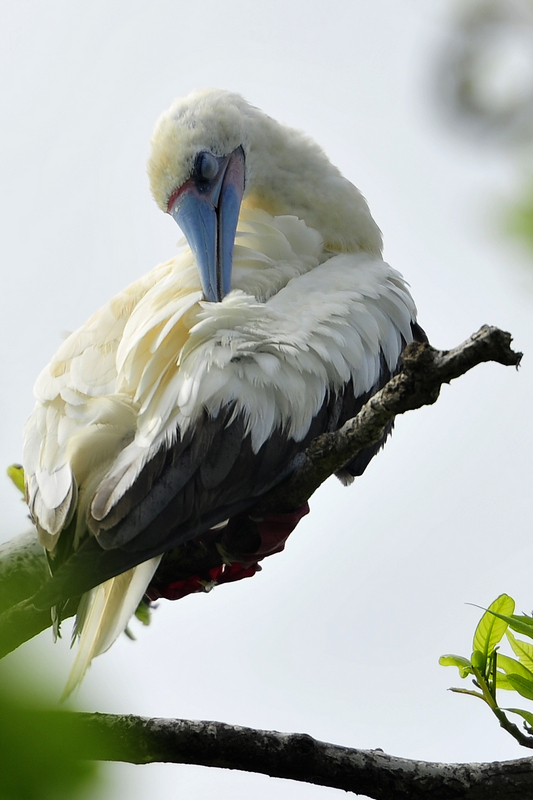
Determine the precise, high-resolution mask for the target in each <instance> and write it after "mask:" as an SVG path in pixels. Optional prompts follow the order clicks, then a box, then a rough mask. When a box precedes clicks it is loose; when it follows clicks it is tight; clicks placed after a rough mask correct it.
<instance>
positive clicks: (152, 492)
mask: <svg viewBox="0 0 533 800" xmlns="http://www.w3.org/2000/svg"><path fill="white" fill-rule="evenodd" d="M145 300H146V298H145ZM145 300H143V302H145ZM141 305H142V304H139V305H138V306H137V308H136V309H135V311H134V314H133V315H132V317H133V316H135V314H136V313H137V311H139V312H140V311H141ZM193 312H194V313H193ZM187 314H188V318H187V320H186V321H187V329H188V331H187V337H186V342H185V344H182V346H181V349H180V350H179V356H177V357H176V356H175V358H174V366H173V368H172V369H169V368H168V363H172V362H168V360H167V361H166V362H165V363H166V364H167V371H166V372H165V373H164V374H163V377H162V378H161V379H160V381H159V383H158V384H157V386H156V387H155V389H154V388H153V386H152V389H151V391H150V393H149V394H147V393H145V394H144V395H143V393H142V392H143V391H144V389H143V386H145V385H146V386H148V385H149V384H150V381H148V380H147V379H146V376H145V372H146V371H149V372H150V374H152V375H153V374H155V372H156V369H155V365H154V363H153V361H154V360H155V359H156V357H159V356H160V354H161V349H162V350H163V351H164V352H165V353H166V352H167V351H168V349H172V347H171V344H170V341H169V340H170V339H172V335H173V332H174V328H173V326H171V325H168V322H167V323H165V324H166V331H167V332H166V333H165V336H164V337H161V329H160V330H159V334H158V338H157V339H154V333H153V329H150V330H151V333H150V334H148V333H147V332H145V333H144V335H143V337H141V336H137V337H136V338H135V339H134V340H133V338H132V340H131V341H130V342H127V339H126V337H124V338H123V340H122V343H121V345H120V347H119V350H118V355H119V359H118V360H119V361H120V359H122V364H123V365H127V364H128V363H129V361H128V359H129V358H130V354H131V353H132V352H136V353H139V352H141V351H143V349H144V352H147V351H149V350H150V349H151V351H152V352H153V354H154V355H153V359H152V360H150V359H146V360H145V366H144V368H143V370H140V371H137V372H133V371H130V373H129V375H128V374H127V370H123V372H124V373H125V374H126V377H124V376H123V377H122V378H121V377H120V374H119V383H120V381H122V383H121V384H120V385H121V386H122V387H123V389H124V388H127V381H128V380H129V381H130V382H131V384H132V385H134V384H135V385H136V386H137V387H140V388H139V389H138V392H137V394H133V392H130V395H129V396H133V399H134V402H135V403H136V404H137V407H138V409H139V413H138V417H137V426H138V428H137V433H136V435H135V437H134V438H133V440H132V441H130V442H129V443H128V444H127V445H126V446H125V447H124V448H123V449H122V450H121V451H120V453H119V454H118V456H117V458H116V459H115V460H114V461H113V463H112V465H111V467H110V468H109V469H108V470H107V472H106V474H105V475H104V476H103V477H102V476H101V474H100V475H99V478H100V480H99V482H98V484H97V485H96V486H95V487H94V489H93V491H92V494H91V498H90V502H88V503H87V506H86V509H87V519H86V525H87V526H88V528H89V529H90V530H91V532H92V533H93V534H94V536H93V537H89V538H87V539H86V541H84V542H80V544H79V546H78V548H77V550H76V551H75V552H74V553H73V554H72V555H71V556H70V557H69V558H68V559H67V561H66V563H65V564H64V566H63V567H62V568H61V569H60V570H59V571H58V572H57V575H56V580H55V582H54V587H53V588H52V589H49V590H47V591H48V594H43V595H42V597H41V602H42V603H43V604H44V603H47V604H53V603H54V602H57V598H58V597H59V596H60V595H61V594H63V593H64V594H65V595H68V594H72V593H76V594H79V593H80V592H82V591H85V590H86V589H89V588H91V587H92V586H93V585H95V584H97V583H100V582H102V581H103V580H106V579H107V578H108V577H111V576H112V575H115V574H117V573H119V572H122V571H124V570H126V569H129V568H130V567H132V566H135V565H136V564H138V563H141V562H142V561H145V560H147V559H149V558H152V557H154V556H157V555H159V554H161V553H163V552H165V551H167V550H169V549H171V548H172V547H175V546H176V545H178V544H179V543H180V542H184V541H187V540H190V539H193V538H195V537H196V536H198V535H199V534H200V533H202V532H203V531H205V530H206V529H208V528H209V527H212V526H213V525H215V524H218V523H219V522H221V521H223V520H225V519H227V518H228V517H231V516H233V515H235V514H237V513H239V512H240V511H242V510H244V509H245V508H247V507H249V506H250V505H251V504H253V502H254V499H255V498H257V497H258V496H260V495H261V494H263V493H264V492H265V491H268V489H269V488H270V487H271V486H273V485H274V484H275V483H277V482H279V481H280V480H282V479H283V478H284V477H285V476H286V475H287V474H289V472H290V471H292V470H293V469H294V467H295V465H296V464H297V462H298V458H299V455H300V453H301V452H302V451H303V450H304V449H305V447H306V446H307V444H308V443H309V441H310V440H311V439H312V438H314V437H315V436H316V435H318V434H319V433H321V432H322V431H325V430H331V429H333V428H335V427H338V426H339V425H340V424H342V422H343V421H344V420H345V419H347V418H349V416H352V415H353V414H354V413H356V412H357V409H358V407H360V406H361V404H362V403H363V402H364V401H365V400H366V399H367V397H368V396H370V394H371V393H373V392H374V391H376V389H377V388H379V386H380V385H381V383H382V382H383V381H384V380H385V379H386V377H387V376H388V375H389V374H390V373H391V372H393V371H394V370H395V369H396V367H397V364H398V359H399V356H400V353H401V350H402V348H403V345H404V343H405V342H408V341H410V340H411V339H412V331H411V323H412V321H413V319H414V305H413V303H412V300H411V298H410V295H409V293H408V291H407V289H406V287H405V284H404V282H403V281H402V279H401V278H400V277H399V276H398V274H397V273H396V272H395V271H394V270H392V269H391V268H390V267H389V266H388V265H386V264H384V263H383V262H381V261H379V260H377V259H373V258H372V257H370V256H368V255H365V254H358V255H342V256H336V257H334V258H331V259H329V260H328V261H327V262H326V263H325V264H322V265H319V266H318V267H315V268H313V269H311V270H309V268H308V271H307V272H305V273H303V274H300V275H298V276H296V277H293V278H292V279H291V280H289V281H288V283H287V284H286V286H285V287H284V288H283V289H282V290H281V291H279V292H278V293H276V294H275V295H273V296H272V297H271V298H268V299H267V300H266V301H265V302H258V301H257V299H256V298H255V297H253V296H251V295H248V294H245V293H244V292H239V291H234V292H232V293H231V294H230V295H228V296H227V298H225V299H224V301H223V302H221V303H217V304H202V303H200V304H197V306H196V307H195V309H192V308H189V309H188V311H187ZM173 325H174V326H177V327H178V328H180V327H181V328H182V327H183V325H184V317H183V316H181V317H179V318H178V317H176V318H175V319H174V323H173ZM131 328H132V329H133V326H131ZM137 330H138V326H137ZM148 335H150V336H152V343H151V345H150V347H149V346H148V345H147V342H146V339H145V337H146V336H148ZM154 341H157V344H158V347H155V348H154ZM126 345H127V346H126ZM121 348H122V350H121ZM128 348H129V349H128ZM175 352H176V350H175V348H174V353H175ZM134 361H135V364H137V365H138V364H139V363H140V361H139V359H138V358H136V359H134ZM125 393H126V392H125ZM126 394H127V393H126ZM370 457H371V455H368V454H367V462H368V460H370ZM359 470H360V471H362V468H361V467H359Z"/></svg>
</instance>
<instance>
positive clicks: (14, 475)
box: [7, 464, 25, 494]
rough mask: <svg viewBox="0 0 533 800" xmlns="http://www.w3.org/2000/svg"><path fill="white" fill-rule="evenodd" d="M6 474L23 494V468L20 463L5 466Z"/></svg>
mask: <svg viewBox="0 0 533 800" xmlns="http://www.w3.org/2000/svg"><path fill="white" fill-rule="evenodd" d="M7 474H8V476H9V477H10V478H11V480H12V481H13V483H14V484H15V486H16V487H17V489H18V490H19V492H22V494H24V492H25V488H24V470H23V469H22V467H21V466H20V464H11V466H9V467H8V468H7Z"/></svg>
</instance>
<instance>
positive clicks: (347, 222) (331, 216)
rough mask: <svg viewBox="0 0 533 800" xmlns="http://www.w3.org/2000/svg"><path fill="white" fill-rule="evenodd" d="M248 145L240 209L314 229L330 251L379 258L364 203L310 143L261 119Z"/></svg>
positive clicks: (374, 230)
mask: <svg viewBox="0 0 533 800" xmlns="http://www.w3.org/2000/svg"><path fill="white" fill-rule="evenodd" d="M253 142H254V145H253V146H252V147H251V148H250V152H249V155H248V158H247V173H249V181H248V182H247V189H246V191H245V195H244V199H243V205H244V207H245V208H260V209H263V210H264V211H266V212H267V213H269V214H271V215H272V216H280V215H283V214H288V215H294V216H296V217H298V218H299V219H301V220H303V221H304V222H305V223H306V224H307V225H308V226H309V227H311V228H315V229H316V230H318V231H319V232H320V233H321V235H322V237H323V239H324V245H325V247H326V248H327V249H329V250H333V251H334V252H358V251H366V252H369V253H372V254H374V255H378V256H380V255H381V250H382V238H381V232H380V230H379V228H378V226H377V224H376V222H375V221H374V219H373V218H372V215H371V214H370V210H369V208H368V205H367V203H366V200H365V199H364V197H363V196H362V194H361V193H360V192H359V190H358V189H357V188H356V187H355V186H354V185H353V184H352V183H350V181H348V180H346V178H344V177H343V176H342V175H341V173H340V172H339V170H338V169H337V168H336V167H335V166H333V164H331V162H330V161H329V159H328V158H327V156H326V154H325V153H324V152H323V150H321V149H320V147H319V146H318V145H317V144H316V143H315V142H314V141H312V140H311V139H309V138H308V137H306V136H305V135H304V134H302V133H300V132H299V131H295V130H292V129H290V128H285V127H283V126H281V125H278V123H276V122H274V120H271V119H270V118H268V117H266V122H265V120H263V123H262V125H261V126H258V128H257V129H256V131H255V136H254V137H253Z"/></svg>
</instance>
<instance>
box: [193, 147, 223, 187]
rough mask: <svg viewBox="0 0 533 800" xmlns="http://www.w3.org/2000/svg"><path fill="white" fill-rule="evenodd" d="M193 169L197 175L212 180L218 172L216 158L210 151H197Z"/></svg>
mask: <svg viewBox="0 0 533 800" xmlns="http://www.w3.org/2000/svg"><path fill="white" fill-rule="evenodd" d="M194 169H195V172H196V174H197V175H198V177H200V178H203V179H204V180H206V181H212V180H213V178H214V177H215V176H216V174H217V172H218V158H216V156H214V155H213V154H212V153H208V152H203V153H198V156H197V157H196V164H195V165H194Z"/></svg>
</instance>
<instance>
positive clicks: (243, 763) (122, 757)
mask: <svg viewBox="0 0 533 800" xmlns="http://www.w3.org/2000/svg"><path fill="white" fill-rule="evenodd" d="M47 713H48V714H50V725H51V726H54V728H55V729H56V728H57V726H62V727H63V728H64V736H65V737H66V738H67V740H68V741H76V742H78V743H79V744H78V748H79V750H78V752H77V753H76V755H78V756H79V757H81V758H85V759H93V760H104V761H125V762H130V763H134V764H150V763H153V762H167V763H176V764H198V765H201V766H207V767H221V768H224V769H236V770H244V771H246V772H255V773H260V774H263V775H270V776H272V777H277V778H289V779H292V780H296V781H303V782H306V783H313V784H317V785H319V786H330V787H333V788H336V789H343V790H344V791H347V792H353V793H354V794H357V795H363V796H365V797H370V798H376V800H428V798H431V800H487V798H490V800H531V799H532V798H533V759H530V758H523V759H517V760H515V761H506V762H501V763H497V762H495V763H487V764H439V763H436V762H427V761H413V760H410V759H405V758H396V757H394V756H390V755H387V754H386V753H384V752H383V751H382V750H356V749H352V748H349V747H341V746H340V745H334V744H329V743H327V742H320V741H317V740H316V739H313V738H312V737H311V736H308V735H307V734H299V733H292V734H289V733H278V732H277V731H262V730H254V729H252V728H242V727H239V726H234V725H226V724H225V723H222V722H203V721H202V722H200V721H198V722H196V721H188V720H180V719H148V718H145V717H137V716H115V715H112V714H85V713H81V714H80V713H72V712H47Z"/></svg>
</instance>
